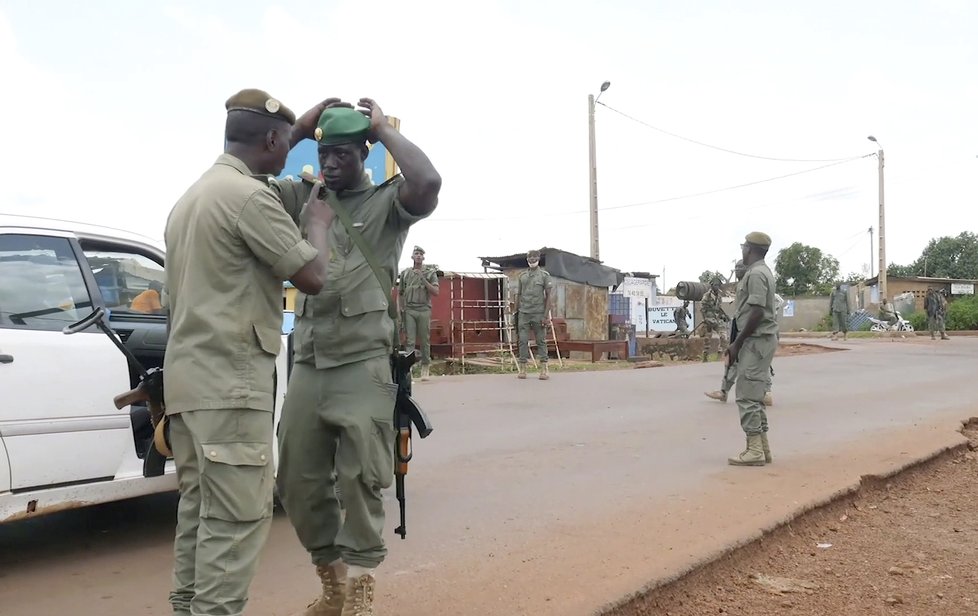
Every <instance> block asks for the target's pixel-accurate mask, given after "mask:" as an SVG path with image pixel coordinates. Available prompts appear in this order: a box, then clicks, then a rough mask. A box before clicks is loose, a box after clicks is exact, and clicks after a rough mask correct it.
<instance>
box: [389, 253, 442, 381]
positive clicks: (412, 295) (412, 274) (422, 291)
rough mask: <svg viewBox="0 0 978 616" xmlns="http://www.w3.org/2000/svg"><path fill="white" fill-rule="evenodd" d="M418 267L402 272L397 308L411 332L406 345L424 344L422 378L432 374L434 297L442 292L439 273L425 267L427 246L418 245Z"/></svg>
mask: <svg viewBox="0 0 978 616" xmlns="http://www.w3.org/2000/svg"><path fill="white" fill-rule="evenodd" d="M411 259H412V260H413V261H414V267H409V268H407V269H405V270H404V271H402V272H401V275H400V277H399V278H400V281H399V282H398V286H397V304H398V305H397V311H398V314H400V315H401V322H402V323H403V324H404V329H405V332H406V334H407V339H406V340H405V346H406V347H407V349H408V350H414V349H415V342H420V343H421V380H422V381H427V380H428V378H429V377H430V376H431V372H430V370H431V298H432V297H433V296H436V295H438V273H437V272H436V271H435V270H434V268H429V269H425V267H424V249H422V248H421V247H420V246H415V247H414V252H413V253H411Z"/></svg>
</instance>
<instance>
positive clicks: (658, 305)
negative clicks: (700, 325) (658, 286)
mask: <svg viewBox="0 0 978 616" xmlns="http://www.w3.org/2000/svg"><path fill="white" fill-rule="evenodd" d="M682 305H683V302H682V300H680V299H679V298H676V297H671V296H666V295H660V296H658V297H657V298H656V301H655V304H652V302H649V315H648V321H649V329H650V330H651V331H655V332H674V331H676V320H675V319H674V318H673V315H672V312H673V311H674V310H675V309H676V308H678V307H680V306H682ZM643 307H644V300H643ZM689 313H690V315H692V314H693V304H692V302H690V304H689ZM686 324H687V325H688V326H689V329H690V331H692V330H693V327H695V326H696V323H695V322H694V317H693V316H690V317H689V318H687V319H686ZM643 329H644V326H643Z"/></svg>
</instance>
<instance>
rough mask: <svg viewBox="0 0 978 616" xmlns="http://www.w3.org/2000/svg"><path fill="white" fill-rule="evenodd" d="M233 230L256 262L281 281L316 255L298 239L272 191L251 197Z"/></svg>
mask: <svg viewBox="0 0 978 616" xmlns="http://www.w3.org/2000/svg"><path fill="white" fill-rule="evenodd" d="M237 229H238V233H239V234H240V235H241V238H242V239H243V240H244V242H245V244H247V245H248V248H250V249H251V252H252V253H254V255H255V256H256V257H258V260H259V261H261V262H262V263H264V264H265V265H267V266H269V267H270V268H272V272H273V273H274V274H275V275H276V276H278V277H279V278H280V279H282V280H288V279H289V278H291V277H292V276H293V275H294V274H295V273H296V272H298V271H299V270H300V269H302V266H304V265H305V264H306V263H309V262H310V261H312V260H313V259H315V258H316V256H317V255H318V254H319V253H318V251H317V250H316V249H315V248H314V247H313V246H312V244H310V243H309V242H307V241H306V240H304V239H302V236H301V235H300V234H299V228H298V227H296V225H295V221H293V220H292V218H291V217H290V216H289V215H288V214H287V213H286V212H285V210H284V209H283V208H282V203H281V202H280V201H279V200H278V199H276V198H275V193H274V191H269V190H258V191H255V193H254V194H252V195H251V198H249V199H248V203H246V204H245V206H244V208H243V209H242V210H241V214H240V215H239V216H238V221H237Z"/></svg>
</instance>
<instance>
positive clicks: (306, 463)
mask: <svg viewBox="0 0 978 616" xmlns="http://www.w3.org/2000/svg"><path fill="white" fill-rule="evenodd" d="M359 105H360V107H362V108H364V111H363V112H362V113H361V112H358V111H356V110H354V109H352V108H351V106H350V105H349V104H345V103H344V104H341V105H333V106H331V107H329V108H327V109H326V110H325V111H324V112H323V113H322V116H321V117H320V118H319V125H318V127H317V130H316V132H315V135H316V140H317V141H318V150H319V164H320V168H321V169H322V175H323V178H324V182H325V187H326V189H327V192H326V200H327V201H328V203H329V204H330V206H331V207H333V208H334V209H335V210H336V211H337V212H343V213H344V214H345V215H348V220H349V225H350V226H349V227H347V223H346V222H344V220H343V216H341V215H339V214H338V215H337V218H339V220H337V221H336V222H334V223H333V225H332V227H330V236H329V237H330V240H331V241H332V242H333V250H332V253H331V258H330V262H329V269H328V275H329V279H328V280H329V282H328V284H327V285H326V287H325V288H324V289H323V291H322V293H320V294H319V295H318V296H307V295H305V294H303V293H299V294H297V296H296V308H295V314H296V322H295V334H294V336H295V352H294V364H293V371H292V377H291V379H290V381H289V390H288V393H287V394H286V397H285V406H284V408H283V410H282V419H281V422H280V424H279V435H278V438H279V448H280V455H279V466H278V477H277V485H278V490H279V492H278V493H279V498H280V499H281V502H282V505H283V506H284V508H285V511H286V513H287V514H288V516H289V521H290V522H291V523H292V525H293V526H294V527H295V531H296V534H297V535H298V537H299V541H300V542H301V543H302V545H303V547H305V549H306V551H308V552H309V555H310V558H311V560H312V563H313V564H314V565H315V567H316V573H317V575H318V576H319V578H320V581H321V582H322V594H321V595H320V596H319V597H318V598H317V599H316V600H315V601H314V602H313V603H312V604H310V605H309V606H308V607H307V608H306V609H305V610H303V611H301V612H299V614H301V615H303V616H368V615H372V614H374V611H373V600H374V589H375V584H376V580H375V576H374V572H375V569H376V568H377V567H378V566H379V565H380V564H381V562H383V560H384V558H385V556H386V555H387V547H386V545H385V544H384V537H383V530H384V523H385V512H384V500H383V496H382V494H381V490H383V489H384V488H387V487H389V486H390V485H391V483H393V481H394V423H393V421H394V402H395V396H396V393H397V386H396V385H395V384H394V383H393V380H392V375H391V365H390V356H391V353H392V351H393V346H394V331H395V324H394V318H393V317H394V316H396V315H395V314H393V313H394V312H395V311H394V310H391V305H390V301H391V291H392V289H393V281H394V275H395V274H396V273H397V263H398V261H400V258H401V250H402V249H403V247H404V241H405V239H406V237H407V234H408V229H409V228H410V227H411V225H413V224H414V223H416V222H418V221H419V220H421V219H423V218H425V217H427V216H429V215H430V214H431V213H432V212H433V211H434V210H435V207H436V206H437V204H438V193H439V191H440V190H441V176H439V175H438V172H437V171H435V168H434V166H433V165H432V164H431V161H429V160H428V157H427V156H425V154H424V152H422V151H421V150H420V149H419V148H418V147H417V146H416V145H414V144H413V143H411V142H410V141H408V140H407V139H406V138H405V137H404V136H403V135H401V134H400V133H399V132H397V130H395V129H394V128H393V127H392V126H391V125H390V124H389V123H388V121H387V118H386V117H385V116H384V113H383V111H382V110H381V108H380V106H379V105H378V104H377V103H376V102H374V101H373V100H371V99H366V98H364V99H361V100H360V102H359ZM368 141H371V142H373V141H380V142H381V143H383V144H384V147H385V148H386V149H387V151H388V152H390V154H391V156H392V157H393V158H394V160H395V162H396V163H397V164H398V166H399V167H400V168H401V170H402V172H403V175H398V176H395V177H394V178H391V179H390V180H388V181H386V182H384V183H383V184H381V185H379V186H375V185H373V183H372V182H371V181H370V178H369V177H368V176H367V174H366V173H365V172H364V161H365V160H366V158H367V153H368V149H367V142H368ZM275 185H276V188H277V189H278V190H279V191H280V192H281V195H282V202H283V204H284V206H285V211H286V212H289V213H290V214H291V215H292V216H293V217H295V219H296V220H300V221H303V223H304V221H305V217H306V214H305V212H304V211H302V209H301V205H302V203H303V201H304V200H305V198H306V197H305V196H306V195H307V194H309V192H310V190H311V188H312V186H311V185H310V183H309V182H306V181H288V182H277V183H276V184H275ZM354 232H358V233H359V234H360V235H361V236H362V238H363V241H364V244H365V245H366V249H364V250H361V249H360V248H359V246H358V245H357V243H356V242H355V241H354V240H353V237H352V234H353V233H354ZM371 264H373V267H372V266H371ZM375 269H376V271H378V272H379V273H380V275H381V277H383V278H384V280H383V281H380V280H378V276H377V274H376V273H375ZM334 470H335V474H334ZM337 483H338V484H339V486H340V488H341V491H342V493H343V505H344V509H345V515H341V512H340V506H339V503H338V501H337V498H336V490H335V486H336V485H337Z"/></svg>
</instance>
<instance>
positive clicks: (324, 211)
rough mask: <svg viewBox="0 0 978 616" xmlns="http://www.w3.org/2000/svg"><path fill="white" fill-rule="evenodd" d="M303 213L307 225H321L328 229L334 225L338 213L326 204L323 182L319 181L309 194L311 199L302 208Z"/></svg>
mask: <svg viewBox="0 0 978 616" xmlns="http://www.w3.org/2000/svg"><path fill="white" fill-rule="evenodd" d="M302 213H303V218H305V220H306V224H309V223H319V224H323V225H326V226H327V227H329V226H330V225H331V224H333V219H334V218H335V217H336V213H335V212H334V211H333V208H331V207H330V206H329V204H328V203H326V200H325V190H324V188H323V183H322V182H321V181H319V180H317V181H316V183H315V184H314V185H313V187H312V192H310V193H309V199H307V200H306V204H305V206H303V208H302Z"/></svg>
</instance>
